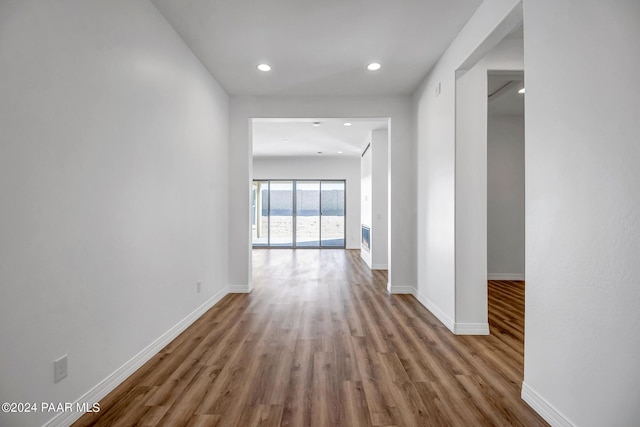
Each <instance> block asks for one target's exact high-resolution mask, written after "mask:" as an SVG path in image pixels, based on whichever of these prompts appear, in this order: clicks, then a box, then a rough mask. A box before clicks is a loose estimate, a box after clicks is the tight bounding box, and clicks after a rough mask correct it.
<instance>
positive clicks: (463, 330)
mask: <svg viewBox="0 0 640 427" xmlns="http://www.w3.org/2000/svg"><path fill="white" fill-rule="evenodd" d="M453 333H454V334H456V335H489V323H455V324H454V325H453Z"/></svg>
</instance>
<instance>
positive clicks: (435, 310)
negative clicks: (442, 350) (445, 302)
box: [413, 291, 455, 333]
mask: <svg viewBox="0 0 640 427" xmlns="http://www.w3.org/2000/svg"><path fill="white" fill-rule="evenodd" d="M413 296H415V297H416V299H417V300H418V301H419V302H420V304H422V305H424V306H425V307H426V308H427V310H429V311H430V312H431V313H432V314H433V315H434V316H436V317H437V318H438V320H439V321H440V322H442V324H443V325H444V326H446V327H447V329H449V330H450V331H451V332H453V333H455V322H454V321H453V320H452V319H451V318H450V317H449V316H447V315H446V314H445V313H444V311H442V310H440V308H439V307H438V306H437V305H435V304H434V303H433V302H431V301H429V299H428V298H427V297H425V296H424V295H422V294H421V293H420V292H417V291H416V292H415V293H414V294H413Z"/></svg>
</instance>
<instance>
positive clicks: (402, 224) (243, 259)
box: [229, 95, 416, 290]
mask: <svg viewBox="0 0 640 427" xmlns="http://www.w3.org/2000/svg"><path fill="white" fill-rule="evenodd" d="M410 99H411V98H410V97H409V96H403V95H398V96H291V97H288V96H283V97H279V96H265V97H250V96H236V97H231V102H230V116H231V120H230V138H231V144H230V157H229V167H230V174H229V179H230V194H231V200H230V203H229V211H230V212H233V215H231V217H230V226H229V230H230V233H231V234H232V235H233V236H234V238H233V239H230V241H229V255H230V260H231V261H230V265H229V275H230V280H231V283H232V285H233V286H234V289H241V288H242V289H245V290H249V289H250V286H251V285H250V284H251V257H250V254H251V234H250V230H251V229H250V226H249V225H250V220H251V216H250V214H251V197H250V196H251V188H250V187H251V180H252V167H251V160H252V156H251V152H252V150H251V130H250V122H251V118H282V117H286V118H309V117H313V118H326V117H351V118H358V117H363V118H367V117H369V118H390V119H391V121H390V123H391V124H390V142H389V146H390V149H389V153H390V154H389V155H390V159H389V162H390V178H389V179H390V189H389V192H390V206H391V208H390V220H389V221H390V224H391V229H390V230H389V236H390V253H389V277H390V279H389V280H390V282H392V283H394V284H395V283H398V284H400V285H402V286H414V284H415V251H414V250H413V248H414V247H415V220H416V219H415V214H414V213H415V156H414V150H413V145H412V141H411V126H410V118H411V115H410V108H411V102H410ZM394 254H395V255H394Z"/></svg>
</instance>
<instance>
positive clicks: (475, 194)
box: [455, 38, 524, 334]
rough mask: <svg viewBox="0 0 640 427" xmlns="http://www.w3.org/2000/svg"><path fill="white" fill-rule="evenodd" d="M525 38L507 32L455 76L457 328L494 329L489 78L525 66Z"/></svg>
mask: <svg viewBox="0 0 640 427" xmlns="http://www.w3.org/2000/svg"><path fill="white" fill-rule="evenodd" d="M523 67H524V64H523V47H522V39H521V38H520V39H518V38H515V39H513V38H508V39H505V40H503V41H502V42H500V43H499V44H498V45H497V46H496V47H495V48H493V49H492V50H491V51H490V52H488V53H487V54H486V55H485V56H484V57H483V58H482V59H481V60H480V61H478V63H477V64H475V65H474V66H473V67H472V68H471V69H470V70H458V72H457V75H458V78H457V81H456V137H455V140H456V164H455V169H456V172H455V179H456V184H455V192H456V196H455V204H456V205H455V212H456V214H455V215H456V222H455V234H456V238H455V242H456V243H455V246H456V247H455V259H456V269H455V270H456V314H455V321H456V328H455V330H456V333H468V334H472V333H481V334H488V333H489V324H488V306H487V276H488V274H487V114H488V111H487V110H488V101H487V92H488V89H487V86H488V83H487V80H488V71H489V70H508V71H513V70H520V71H521V70H522V69H523Z"/></svg>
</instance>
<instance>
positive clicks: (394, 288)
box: [387, 282, 416, 295]
mask: <svg viewBox="0 0 640 427" xmlns="http://www.w3.org/2000/svg"><path fill="white" fill-rule="evenodd" d="M387 292H389V293H390V294H405V295H406V294H410V295H415V293H416V288H414V287H413V286H398V285H392V284H391V282H387Z"/></svg>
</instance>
